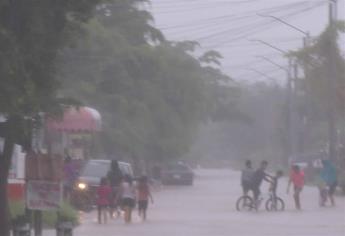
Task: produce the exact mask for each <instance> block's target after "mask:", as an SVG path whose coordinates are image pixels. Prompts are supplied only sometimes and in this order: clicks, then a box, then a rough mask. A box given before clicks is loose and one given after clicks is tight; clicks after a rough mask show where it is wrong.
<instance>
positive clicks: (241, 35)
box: [206, 2, 325, 48]
mask: <svg viewBox="0 0 345 236" xmlns="http://www.w3.org/2000/svg"><path fill="white" fill-rule="evenodd" d="M322 5H325V2H322V3H317V4H315V5H313V6H312V7H307V8H304V9H303V10H300V11H298V12H295V13H292V14H288V15H285V16H283V17H282V18H288V17H291V16H295V15H299V14H301V13H303V12H306V11H310V10H313V9H315V8H317V7H320V6H322ZM271 23H274V21H270V22H269V23H266V24H264V25H263V24H256V26H252V28H251V29H250V30H247V31H246V30H244V32H240V33H239V34H238V35H239V36H236V37H233V38H231V39H230V40H227V41H226V42H222V43H219V44H216V45H212V46H208V47H206V48H216V47H219V46H223V45H227V44H229V43H231V42H234V41H237V40H239V39H243V38H247V37H249V36H251V35H253V34H255V33H258V32H262V31H265V30H267V29H269V28H271V27H272V25H271ZM230 32H231V29H230V30H228V31H224V32H221V33H222V34H225V33H230ZM213 35H214V34H213ZM213 35H209V37H208V38H211V37H213ZM217 35H221V34H219V33H217Z"/></svg>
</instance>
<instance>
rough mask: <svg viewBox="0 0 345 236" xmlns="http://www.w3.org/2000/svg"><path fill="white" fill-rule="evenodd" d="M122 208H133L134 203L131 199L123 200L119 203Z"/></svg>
mask: <svg viewBox="0 0 345 236" xmlns="http://www.w3.org/2000/svg"><path fill="white" fill-rule="evenodd" d="M121 205H122V207H129V208H134V206H135V201H134V199H132V198H123V199H122V201H121Z"/></svg>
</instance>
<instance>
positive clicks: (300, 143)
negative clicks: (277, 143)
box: [257, 13, 311, 153]
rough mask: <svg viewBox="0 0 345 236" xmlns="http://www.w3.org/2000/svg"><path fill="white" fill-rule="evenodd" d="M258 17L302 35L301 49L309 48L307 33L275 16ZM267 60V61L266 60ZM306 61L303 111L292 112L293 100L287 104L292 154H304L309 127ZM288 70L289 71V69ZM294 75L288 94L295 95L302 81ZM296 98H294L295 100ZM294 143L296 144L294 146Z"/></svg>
mask: <svg viewBox="0 0 345 236" xmlns="http://www.w3.org/2000/svg"><path fill="white" fill-rule="evenodd" d="M257 15H258V16H261V17H267V18H272V19H274V20H276V21H278V22H280V23H282V24H284V25H286V26H288V27H289V28H291V29H293V30H295V31H297V32H299V33H302V34H303V35H304V37H303V49H306V48H307V47H308V46H309V42H310V35H309V32H307V31H305V30H303V29H300V28H298V27H296V26H294V25H292V24H290V23H288V22H286V21H285V20H283V19H280V18H279V17H276V16H273V15H266V14H259V13H258V14H257ZM266 60H267V59H266ZM308 63H309V62H308V60H307V59H304V61H303V64H304V65H303V67H304V76H305V78H304V85H305V86H304V92H305V93H304V99H305V107H304V108H305V109H303V111H302V112H299V113H298V112H296V111H295V110H293V109H294V108H293V105H294V104H292V103H293V102H294V101H296V100H295V99H294V100H292V99H290V101H291V102H289V104H290V105H291V109H292V110H291V111H290V112H292V113H293V116H292V117H291V119H292V120H293V121H294V122H293V123H292V124H291V125H292V127H290V128H293V129H294V130H295V132H294V135H293V136H292V137H291V141H292V142H293V143H292V144H291V145H292V146H294V145H295V147H296V149H295V150H294V148H295V147H292V152H293V153H294V152H295V153H304V152H305V144H306V140H307V133H308V132H307V126H308V125H309V123H308V119H307V118H308V115H310V114H311V112H310V106H311V102H310V101H311V98H310V96H311V95H310V94H311V88H310V85H309V71H308V68H309V67H308V66H309V65H308ZM296 66H297V65H294V71H295V72H296V73H297V68H296ZM289 69H291V68H290V67H289ZM296 73H294V75H295V76H294V77H295V80H294V85H295V87H294V91H289V93H291V92H293V93H295V95H297V94H296V92H297V91H296V89H301V87H298V86H297V87H296V85H299V84H301V82H302V81H298V80H297V77H298V76H297V74H296ZM295 97H296V96H294V98H295ZM296 126H298V128H297V129H296ZM294 143H296V144H294Z"/></svg>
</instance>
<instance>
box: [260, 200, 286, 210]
mask: <svg viewBox="0 0 345 236" xmlns="http://www.w3.org/2000/svg"><path fill="white" fill-rule="evenodd" d="M265 207H266V210H267V211H284V209H285V203H284V201H283V199H281V198H279V197H276V198H275V199H273V198H270V199H268V200H267V201H266V204H265Z"/></svg>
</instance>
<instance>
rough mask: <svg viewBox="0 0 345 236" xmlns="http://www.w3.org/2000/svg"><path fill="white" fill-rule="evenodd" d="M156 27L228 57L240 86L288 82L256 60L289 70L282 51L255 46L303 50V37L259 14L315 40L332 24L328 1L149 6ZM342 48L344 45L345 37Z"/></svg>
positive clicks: (223, 0) (344, 15)
mask: <svg viewBox="0 0 345 236" xmlns="http://www.w3.org/2000/svg"><path fill="white" fill-rule="evenodd" d="M151 2H152V5H151V7H150V8H149V9H150V10H151V11H152V13H153V15H154V17H155V25H156V27H158V28H159V29H161V30H162V31H163V32H164V33H165V35H166V36H167V38H168V39H170V40H196V41H198V42H200V43H201V45H202V50H208V49H215V50H218V51H219V52H221V54H222V55H223V56H224V59H223V65H222V70H223V71H224V72H226V73H227V74H229V75H230V76H232V77H233V78H235V79H236V80H242V81H243V80H247V81H253V80H267V78H265V77H263V76H261V75H260V74H259V73H258V72H254V71H251V70H250V69H254V70H257V71H259V72H263V73H265V74H267V75H269V76H270V77H272V78H273V79H276V80H277V81H280V82H282V81H284V80H285V77H286V76H285V73H284V71H283V70H281V69H279V68H278V67H276V66H274V65H272V64H270V63H268V62H267V61H264V60H262V59H260V58H258V57H257V56H266V57H268V58H270V59H271V60H274V61H275V62H277V63H279V64H281V65H284V66H286V64H287V62H286V59H284V58H283V57H282V55H281V53H279V52H278V51H276V50H274V49H272V48H270V47H268V46H265V45H262V44H260V43H258V42H251V41H249V40H248V39H260V40H264V41H266V42H268V43H270V44H272V45H274V46H276V47H278V48H281V49H283V50H286V51H288V50H294V49H297V48H299V47H301V46H302V38H303V34H302V33H301V32H298V31H296V30H294V29H291V28H290V27H288V26H286V25H284V24H282V23H279V22H277V21H275V20H274V19H272V18H267V17H260V16H258V15H257V14H258V13H261V14H268V15H272V16H275V17H279V18H281V19H283V20H284V21H287V22H288V23H290V24H292V25H294V26H296V27H298V28H300V29H301V30H303V31H308V32H309V33H310V35H311V36H312V37H313V36H317V35H318V34H320V33H321V31H322V30H323V29H324V28H325V27H326V24H327V23H328V5H327V4H328V1H327V0H309V1H304V0H151ZM338 19H345V0H338ZM341 42H342V43H343V44H345V41H344V37H343V38H342V39H341Z"/></svg>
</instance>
